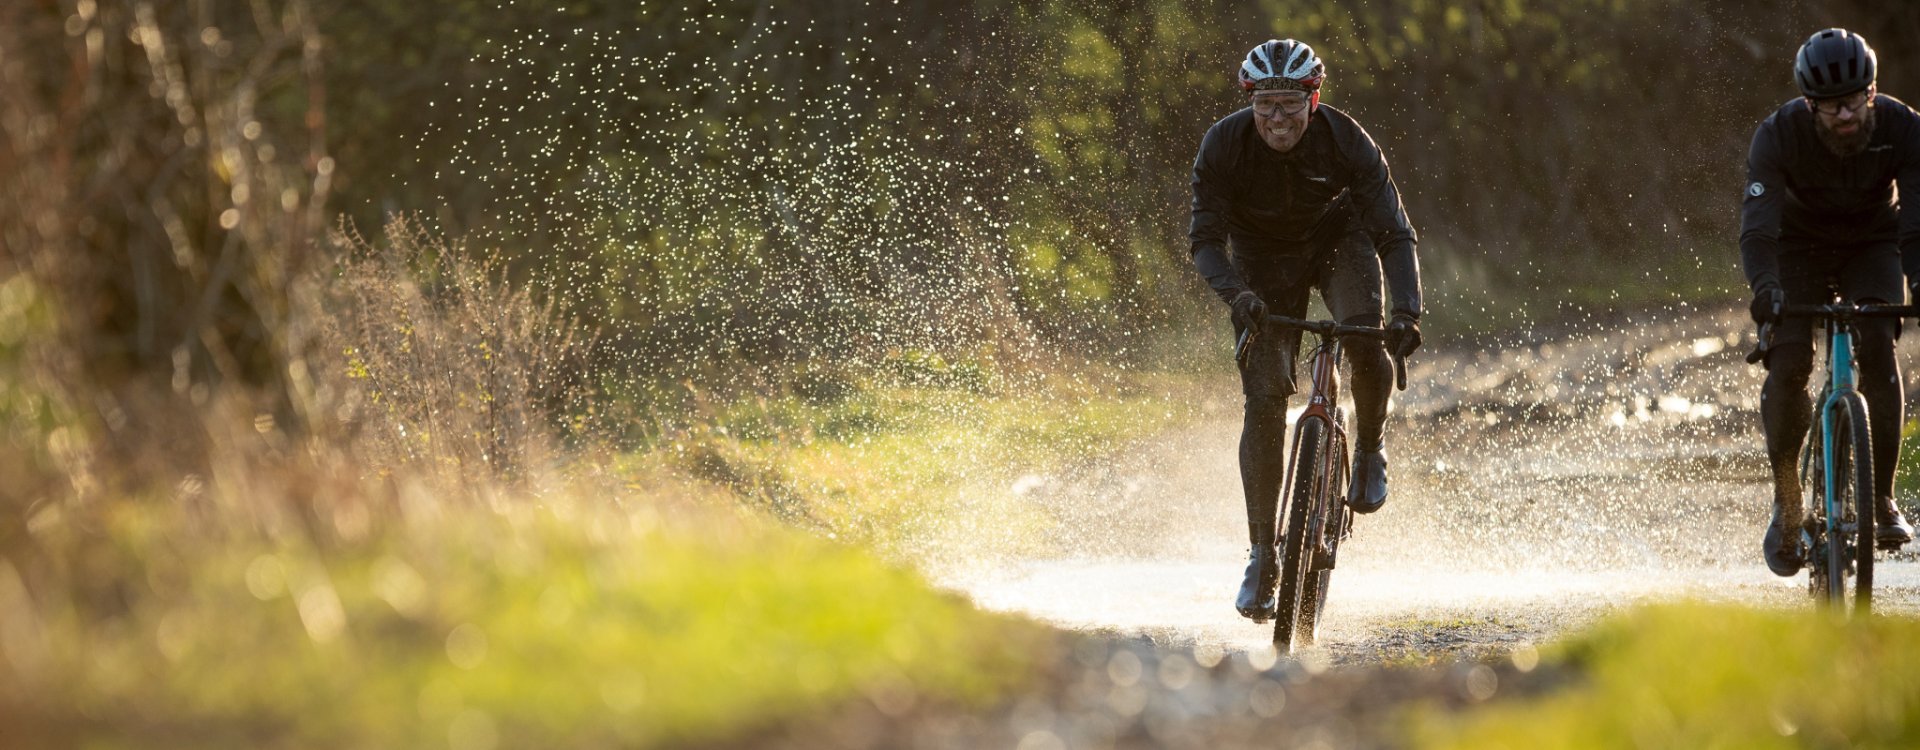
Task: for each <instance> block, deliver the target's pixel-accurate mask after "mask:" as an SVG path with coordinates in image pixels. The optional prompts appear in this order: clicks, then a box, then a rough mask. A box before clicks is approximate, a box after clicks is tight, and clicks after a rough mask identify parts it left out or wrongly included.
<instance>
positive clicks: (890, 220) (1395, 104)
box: [0, 0, 1920, 429]
mask: <svg viewBox="0 0 1920 750" xmlns="http://www.w3.org/2000/svg"><path fill="white" fill-rule="evenodd" d="M1828 25H1846V26H1850V27H1852V28H1855V29H1857V30H1860V31H1863V32H1864V33H1866V34H1868V35H1869V38H1870V39H1871V40H1872V41H1873V42H1874V43H1875V45H1876V46H1877V48H1878V49H1879V51H1880V54H1881V64H1882V73H1881V88H1882V89H1883V90H1884V91H1886V92H1888V93H1891V94H1893V95H1895V96H1899V95H1901V94H1903V93H1909V91H1910V89H1912V87H1913V85H1915V84H1914V82H1915V81H1916V76H1915V73H1914V72H1913V71H1914V70H1915V68H1916V65H1920V59H1916V58H1920V55H1916V54H1915V53H1914V52H1913V50H1914V49H1916V44H1920V14H1917V13H1914V12H1913V11H1912V10H1911V9H1909V8H1906V7H1904V5H1902V4H1898V3H1871V2H1853V1H1848V2H1836V3H1821V4H1813V3H1805V2H1798V1H1796V0H1756V1H1753V2H1733V1H1731V0H1724V1H1723V0H1712V1H1709V2H1678V1H1677V0H1638V1H1634V2H1622V1H1621V0H1575V1H1573V2H1553V3H1547V2H1532V1H1530V0H1472V1H1463V2H1441V1H1439V0H1386V1H1383V2H1369V3H1340V2H1333V0H1240V1H1238V2H1229V1H1228V0H1126V1H1125V2H1121V3H1118V4H1115V3H1111V2H1099V3H1096V2H1088V1H1084V0H1024V1H1022V0H975V1H974V2H971V3H969V4H963V5H957V6H956V5H952V4H948V3H935V2H931V1H930V0H897V1H895V0H867V1H865V2H841V1H834V2H829V1H827V0H807V1H803V2H784V3H774V2H767V1H766V0H720V1H718V2H699V3H678V4H676V3H665V4H658V3H643V4H632V3H612V2H578V1H569V2H561V1H560V0H519V1H517V2H509V3H491V2H488V3H481V2H473V1H468V0H459V1H449V2H439V3H429V4H422V3H404V2H358V3H346V4H333V3H319V4H313V3H309V2H305V1H303V0H266V1H263V2H251V3H240V2H232V1H226V0H191V1H189V2H178V3H162V2H142V1H139V0H74V1H65V0H63V1H60V2H55V1H54V0H34V1H33V2H27V3H13V4H8V5H7V6H6V7H5V8H4V9H0V101H4V104H0V174H3V175H4V180H0V190H4V191H5V199H4V201H0V242H4V251H5V252H4V253H0V275H4V276H5V277H6V278H7V279H9V282H8V283H9V285H10V286H9V287H8V288H9V289H14V290H15V292H12V293H11V294H13V297H12V299H15V300H16V303H12V304H11V306H0V308H4V309H9V310H14V311H15V312H14V313H10V314H9V316H10V317H9V318H8V319H7V320H4V321H0V328H9V330H13V331H15V332H16V335H13V336H12V338H11V339H8V340H10V341H17V342H28V343H21V344H19V345H18V346H16V347H15V348H13V349H9V350H8V351H10V352H12V354H10V355H9V356H13V357H15V358H24V357H29V356H31V357H34V358H36V360H35V361H38V362H41V363H42V364H43V365H45V366H46V367H47V368H53V369H43V370H42V371H44V372H60V373H64V375H62V376H60V377H58V378H55V380H58V381H61V382H60V383H57V384H56V385H60V384H78V383H87V384H92V386H89V387H97V388H98V389H99V390H98V392H100V393H106V394H110V395H111V396H112V397H111V398H108V399H105V400H101V399H98V398H94V397H93V396H91V395H89V396H86V397H84V398H77V400H74V401H73V402H72V404H70V406H71V408H74V409H78V410H80V411H83V412H87V413H94V412H98V413H100V414H102V415H104V416H102V417H101V419H102V420H103V421H102V424H121V423H122V422H123V421H124V420H122V419H121V418H120V417H115V416H114V415H115V414H116V413H118V412H117V411H116V410H124V409H125V406H124V405H116V404H118V403H119V401H121V400H139V399H148V400H157V401H161V402H166V401H169V400H172V401H178V402H182V403H193V402H198V401H199V400H203V399H204V397H205V394H206V393H207V392H208V391H209V390H210V389H216V388H219V387H220V386H221V385H222V384H227V383H236V382H237V383H243V384H245V385H247V386H248V387H249V388H250V389H256V390H257V391H258V392H260V393H264V394H267V395H266V396H264V397H263V398H265V399H266V401H265V402H264V405H263V407H262V409H263V412H264V413H267V414H270V415H272V416H273V418H274V419H276V420H278V421H280V422H284V423H286V424H290V425H301V424H306V423H311V422H313V421H314V420H315V416H314V410H315V409H318V408H321V407H320V406H319V405H320V404H322V403H323V402H325V401H326V399H325V398H324V396H325V393H324V392H323V391H325V389H326V388H327V385H326V382H327V381H326V378H324V377H319V376H316V375H315V374H314V373H313V372H312V371H311V370H312V368H313V367H315V365H314V364H313V360H312V359H311V355H312V354H313V348H314V346H315V342H316V334H315V333H314V330H315V326H316V324H315V323H314V322H313V321H314V316H316V315H320V314H322V311H321V308H322V307H324V304H323V298H324V297H325V295H324V294H321V293H320V292H319V291H317V290H318V289H319V287H320V286H323V285H324V284H325V283H326V282H327V279H329V278H335V277H337V276H338V274H339V271H338V269H337V266H336V261H337V260H338V259H339V258H340V257H341V256H342V254H343V253H344V252H345V251H344V250H343V249H342V248H343V247H344V246H343V245H341V244H339V243H338V242H330V241H328V239H327V237H326V232H327V229H328V227H330V226H334V225H335V222H336V221H337V220H340V219H341V217H344V220H345V221H347V222H349V224H350V225H353V226H360V227H375V226H380V225H382V224H384V223H385V221H386V220H387V218H388V217H390V216H393V215H395V214H410V215H413V216H416V217H418V218H419V219H420V220H421V222H422V223H423V224H424V226H426V227H428V228H429V229H430V231H431V232H434V233H437V234H439V235H441V236H444V237H454V238H458V239H459V240H461V241H460V242H455V243H447V244H442V243H435V242H431V241H429V242H423V243H422V244H421V246H422V247H426V248H429V249H430V250H431V252H445V251H448V248H459V247H471V248H474V249H475V251H485V252H487V253H489V254H490V255H492V256H494V257H497V258H499V259H501V260H503V261H504V265H503V267H504V269H505V271H504V272H505V273H508V274H510V275H511V276H512V277H513V278H515V279H516V280H520V281H525V282H530V283H533V284H535V285H536V286H537V287H538V288H539V289H541V290H543V294H545V295H549V296H551V297H553V298H554V299H556V300H557V301H558V302H559V304H560V305H561V309H562V310H563V311H564V312H565V314H567V315H571V316H576V317H578V318H580V319H581V320H582V322H583V323H585V324H586V325H588V326H591V327H593V328H597V329H599V330H601V331H602V332H603V337H602V339H601V342H602V345H601V347H600V349H599V351H600V361H598V362H597V363H596V365H595V367H596V368H597V372H599V373H600V374H601V377H602V387H603V388H605V389H607V390H611V391H615V392H617V393H621V392H623V393H624V395H626V396H630V397H632V398H633V399H636V400H639V401H646V400H648V399H649V398H655V397H660V395H659V394H660V392H662V391H663V389H664V390H665V391H671V390H674V389H676V388H679V387H680V386H677V385H675V384H678V383H683V382H687V381H689V380H692V381H695V382H698V383H700V384H701V387H717V388H727V387H737V388H767V387H778V386H779V384H780V383H781V382H783V378H786V377H789V376H790V375H791V374H792V373H794V372H814V373H817V372H820V371H822V370H823V369H834V368H846V369H855V370H857V369H858V368H860V367H862V366H868V365H875V364H884V363H886V362H888V361H894V360H898V359H899V358H901V357H903V356H905V357H912V358H916V359H915V361H923V360H924V359H925V358H926V357H934V358H945V359H947V360H953V361H960V360H965V361H972V362H976V363H979V364H985V365H993V364H994V363H999V362H1005V361H1011V360H1018V359H1021V358H1028V357H1033V356H1037V353H1051V352H1062V351H1064V352H1068V353H1077V354H1080V355H1085V356H1098V357H1103V358H1118V359H1119V360H1121V361H1122V362H1125V361H1128V360H1129V358H1137V357H1144V356H1148V354H1146V352H1148V351H1150V350H1152V349H1153V348H1154V347H1153V346H1152V345H1151V342H1154V341H1167V340H1169V338H1170V337H1176V336H1178V335H1182V334H1181V332H1186V331H1191V330H1193V326H1195V325H1199V326H1206V325H1209V324H1211V323H1213V322H1215V321H1213V318H1214V317H1217V315H1216V313H1217V311H1214V310H1212V309H1211V308H1210V307H1209V306H1208V305H1209V304H1210V303H1209V302H1208V298H1207V297H1206V295H1204V294H1202V293H1201V292H1200V288H1199V284H1198V282H1197V280H1196V279H1195V278H1194V276H1193V274H1192V273H1191V271H1190V270H1189V268H1188V265H1187V264H1188V261H1187V256H1186V253H1187V248H1186V241H1185V231H1186V209H1187V199H1188V193H1187V181H1188V177H1189V175H1188V167H1189V165H1190V162H1191V159H1192V154H1193V151H1194V149H1195V147H1196V145H1197V143H1198V140H1199V137H1200V135H1201V133H1202V132H1203V131H1204V129H1205V128H1206V127H1207V125H1208V124H1210V123H1211V122H1213V121H1214V120H1215V119H1217V118H1219V117H1221V116H1223V115H1225V114H1227V113H1229V112H1231V111H1233V110H1234V109H1236V108H1237V107H1239V106H1240V104H1241V100H1240V97H1239V95H1238V94H1237V92H1236V91H1235V89H1234V88H1233V86H1232V78H1231V76H1232V70H1233V67H1234V65H1235V64H1236V63H1237V61H1238V59H1239V58H1240V56H1241V55H1243V54H1244V52H1245V50H1246V49H1247V48H1249V47H1250V46H1251V45H1253V44H1255V43H1257V42H1258V41H1260V40H1263V39H1266V38H1269V37H1285V36H1291V37H1297V38H1300V39H1303V40H1306V41H1308V42H1310V43H1312V44H1313V45H1314V46H1315V48H1316V49H1317V50H1319V52H1320V54H1321V55H1322V56H1323V57H1324V58H1325V59H1326V60H1327V61H1328V64H1329V68H1330V75H1329V83H1328V88H1327V91H1326V98H1325V100H1326V101H1327V102H1328V103H1330V104H1332V105H1334V106H1337V107H1340V108H1341V109H1343V110H1346V111H1348V112H1350V113H1352V114H1354V115H1355V116H1356V117H1358V118H1359V120H1360V121H1361V122H1362V123H1363V124H1364V125H1366V126H1367V127H1368V129H1369V130H1370V131H1371V132H1372V134H1373V135H1374V137H1375V138H1376V139H1377V140H1378V141H1379V142H1380V143H1381V144H1382V145H1383V147H1384V148H1385V150H1386V152H1387V154H1388V156H1389V159H1390V161H1391V164H1392V166H1393V168H1394V171H1395V176H1396V178H1397V180H1398V181H1399V183H1400V186H1401V188H1402V191H1403V193H1404V195H1405V196H1406V200H1407V202H1408V208H1409V211H1410V213H1411V214H1412V216H1413V219H1414V222H1415V224H1416V226H1417V227H1418V228H1419V230H1420V232H1421V235H1422V250H1423V254H1424V256H1425V259H1426V265H1427V269H1428V280H1429V286H1430V287H1431V289H1432V290H1433V291H1432V292H1431V293H1430V295H1429V296H1430V299H1432V300H1434V306H1435V307H1436V309H1438V310H1439V311H1440V312H1442V313H1444V314H1447V315H1452V316H1453V317H1454V318H1455V319H1460V318H1470V317H1473V316H1476V315H1479V316H1484V315H1486V314H1487V313H1484V312H1481V311H1479V310H1478V306H1483V305H1486V304H1488V301H1489V300H1500V301H1502V303H1504V302H1505V301H1510V300H1513V299H1517V298H1539V297H1543V296H1544V297H1548V298H1570V299H1572V300H1574V301H1578V302H1585V301H1590V300H1591V299H1600V300H1606V299H1609V298H1610V297H1613V296H1615V295H1617V294H1619V293H1620V292H1621V290H1623V289H1628V288H1633V289H1639V290H1641V291H1640V292H1638V293H1637V296H1638V297H1639V298H1645V297H1646V296H1647V293H1646V291H1645V290H1646V289H1648V288H1651V289H1653V290H1655V291H1656V292H1660V293H1671V294H1675V295H1682V296H1688V297H1692V296H1709V297H1711V296H1719V297H1723V298H1724V297H1731V296H1734V295H1735V294H1736V293H1737V290H1738V288H1739V282H1738V276H1737V272H1736V271H1735V253H1734V250H1733V248H1734V233H1735V227H1736V222H1737V199H1736V197H1735V196H1736V195H1737V189H1738V184H1739V181H1740V178H1741V172H1742V169H1743V167H1742V162H1743V159H1744V154H1745V149H1746V143H1747V139H1748V137H1749V136H1750V134H1751V132H1752V128H1753V127H1754V125H1755V124H1756V123H1757V122H1758V120H1759V119H1760V118H1762V117H1764V116H1765V115H1766V114H1767V113H1768V112H1769V111H1771V110H1772V109H1773V108H1774V107H1775V106H1777V105H1778V104H1779V103H1781V102H1783V101H1785V100H1787V99H1788V98H1790V97H1791V96H1792V95H1793V90H1792V87H1791V83H1790V80H1789V76H1788V69H1789V65H1790V59H1791V55H1792V53H1793V50H1794V49H1795V48H1796V46H1797V44H1798V43H1799V41H1800V40H1802V39H1804V38H1805V37H1806V36H1807V35H1808V34H1809V33H1811V32H1812V31H1814V30H1817V29H1819V28H1822V27H1824V26H1828ZM435 248H437V249H435ZM462 252H464V251H462ZM16 281H17V282H18V283H16ZM429 290H431V285H429ZM1630 296H1633V295H1630ZM28 299H31V300H32V303H31V304H29V303H28V302H22V301H19V300H28ZM1496 304H1498V303H1496ZM34 316H38V317H34ZM29 320H40V321H43V322H42V323H37V324H33V325H40V326H42V327H41V328H37V329H31V330H36V331H39V333H35V334H33V335H32V336H27V335H26V334H23V333H18V332H20V331H27V330H29V323H28V322H27V321H29ZM1444 325H1445V324H1443V327H1444ZM49 326H50V327H49ZM1202 330H1212V329H1211V328H1203V329H1202ZM48 331H57V335H53V336H51V338H49V337H48V335H47V332H48ZM1209 343H1210V342H1209ZM1205 345H1209V344H1202V343H1193V342H1190V343H1187V344H1183V346H1186V347H1189V348H1196V349H1197V348H1200V347H1203V346H1205ZM36 347H37V348H36ZM56 364H57V365H58V366H57V367H55V365H56ZM63 387H64V385H63ZM75 387H76V388H77V387H78V386H75ZM55 390H59V389H55ZM23 392H24V391H23ZM36 392H39V391H36ZM75 392H80V391H75ZM84 392H85V393H88V394H92V393H95V391H93V390H86V391H84ZM648 393H653V396H649V395H648ZM24 398H25V397H24V396H22V397H20V398H18V399H15V401H14V405H13V406H11V407H9V408H10V409H12V412H11V413H13V414H14V415H15V417H16V418H19V419H26V418H27V417H26V416H22V415H31V414H45V413H48V412H47V410H46V409H44V408H40V407H34V406H31V405H23V404H26V403H27V402H26V401H24V400H20V399H24ZM116 429H117V428H116Z"/></svg>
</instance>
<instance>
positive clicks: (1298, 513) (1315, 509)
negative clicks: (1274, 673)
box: [1273, 417, 1333, 653]
mask: <svg viewBox="0 0 1920 750" xmlns="http://www.w3.org/2000/svg"><path fill="white" fill-rule="evenodd" d="M1331 435H1332V430H1329V429H1328V425H1327V423H1326V420H1324V419H1321V418H1318V417H1308V418H1306V419H1302V420H1300V425H1299V427H1298V429H1296V430H1295V431H1294V436H1293V439H1294V443H1293V461H1292V463H1291V464H1290V465H1289V466H1288V472H1287V477H1288V479H1290V480H1291V481H1290V482H1289V483H1288V489H1287V536H1286V541H1285V543H1284V544H1283V545H1282V547H1283V549H1282V554H1281V557H1280V596H1279V599H1280V606H1279V610H1278V611H1277V612H1275V614H1274V620H1275V622H1274V626H1273V643H1274V645H1275V646H1278V647H1279V648H1280V649H1281V650H1282V651H1285V652H1287V653H1291V652H1292V651H1293V650H1294V649H1295V648H1296V647H1305V646H1310V645H1313V637H1314V632H1313V631H1314V626H1315V620H1316V619H1317V615H1312V616H1309V617H1307V618H1305V622H1304V623H1303V622H1302V618H1301V615H1302V614H1303V610H1304V609H1306V608H1307V607H1306V606H1303V605H1307V604H1308V603H1307V602H1306V597H1305V596H1304V594H1306V589H1308V588H1309V586H1308V581H1307V579H1308V578H1310V577H1313V576H1315V575H1317V574H1316V573H1314V572H1312V567H1313V566H1312V561H1313V548H1314V546H1315V545H1314V541H1313V540H1310V539H1308V538H1307V536H1308V532H1309V531H1310V530H1311V529H1312V526H1313V519H1314V518H1315V517H1316V516H1319V517H1324V516H1325V515H1326V509H1327V502H1326V501H1327V500H1328V498H1327V492H1328V491H1329V488H1330V486H1331V485H1332V479H1333V477H1332V475H1331V472H1329V471H1327V460H1326V459H1327V456H1328V455H1329V454H1330V453H1331V452H1332V447H1333V446H1332V443H1331V440H1330V437H1331ZM1314 583H1320V581H1318V580H1317V579H1316V580H1315V581H1314ZM1311 588H1313V589H1316V590H1315V591H1314V592H1313V594H1312V596H1313V601H1312V602H1311V605H1309V606H1312V608H1313V609H1314V610H1315V611H1316V612H1317V610H1318V606H1317V605H1318V604H1319V603H1320V600H1321V598H1322V597H1324V596H1325V595H1326V594H1325V586H1312V587H1311Z"/></svg>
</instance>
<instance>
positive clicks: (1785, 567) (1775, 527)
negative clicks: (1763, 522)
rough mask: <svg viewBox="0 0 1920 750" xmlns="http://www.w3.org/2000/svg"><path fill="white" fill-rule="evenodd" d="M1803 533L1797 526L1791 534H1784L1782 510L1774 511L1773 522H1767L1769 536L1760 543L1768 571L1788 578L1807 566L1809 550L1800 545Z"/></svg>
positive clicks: (1776, 509)
mask: <svg viewBox="0 0 1920 750" xmlns="http://www.w3.org/2000/svg"><path fill="white" fill-rule="evenodd" d="M1801 533H1802V532H1801V531H1800V528H1799V526H1798V525H1797V524H1796V525H1795V526H1794V528H1793V529H1792V530H1791V532H1789V533H1782V528H1781V525H1780V509H1779V508H1775V509H1774V510H1773V520H1771V521H1768V522H1767V534H1766V536H1765V537H1764V538H1762V539H1761V541H1760V555H1761V556H1762V557H1764V558H1766V561H1767V570H1771V571H1773V574H1774V575H1777V576H1780V577H1782V578H1786V577H1790V576H1792V575H1794V574H1796V573H1799V572H1800V569H1801V568H1802V567H1805V566H1806V564H1807V550H1806V547H1805V546H1803V545H1802V544H1801V543H1800V541H1801V539H1800V538H1801Z"/></svg>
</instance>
